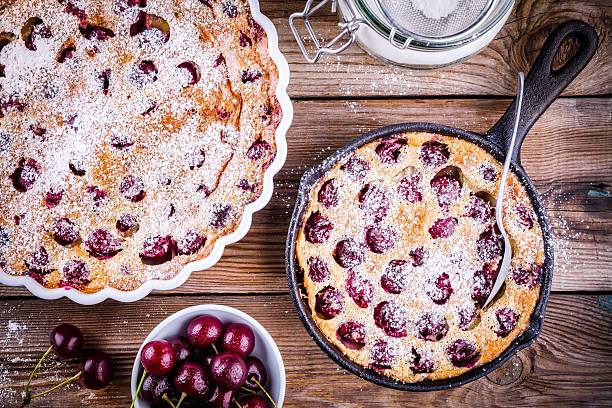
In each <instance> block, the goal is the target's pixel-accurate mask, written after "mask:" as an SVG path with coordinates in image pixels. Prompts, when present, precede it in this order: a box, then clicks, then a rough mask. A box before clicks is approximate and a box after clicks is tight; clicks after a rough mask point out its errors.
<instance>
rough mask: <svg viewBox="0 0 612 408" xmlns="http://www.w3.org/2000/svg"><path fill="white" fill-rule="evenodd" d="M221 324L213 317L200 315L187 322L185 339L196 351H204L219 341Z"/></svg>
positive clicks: (221, 330)
mask: <svg viewBox="0 0 612 408" xmlns="http://www.w3.org/2000/svg"><path fill="white" fill-rule="evenodd" d="M222 333H223V323H221V320H219V319H217V318H216V317H215V316H211V315H201V316H198V317H196V318H194V319H193V320H191V321H190V322H189V325H188V326H187V339H188V340H189V343H191V345H192V346H193V347H195V348H197V349H205V348H207V347H209V346H211V345H212V344H214V343H216V342H217V341H219V339H221V335H222Z"/></svg>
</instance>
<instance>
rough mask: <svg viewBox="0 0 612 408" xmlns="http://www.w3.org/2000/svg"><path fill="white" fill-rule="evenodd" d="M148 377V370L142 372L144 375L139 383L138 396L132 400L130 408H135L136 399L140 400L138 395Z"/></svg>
mask: <svg viewBox="0 0 612 408" xmlns="http://www.w3.org/2000/svg"><path fill="white" fill-rule="evenodd" d="M146 376H147V370H144V369H143V370H142V375H141V376H140V381H139V382H138V388H136V394H135V395H134V398H132V403H131V404H130V408H134V404H135V403H136V398H138V394H140V389H141V388H142V383H143V382H144V379H145V377H146Z"/></svg>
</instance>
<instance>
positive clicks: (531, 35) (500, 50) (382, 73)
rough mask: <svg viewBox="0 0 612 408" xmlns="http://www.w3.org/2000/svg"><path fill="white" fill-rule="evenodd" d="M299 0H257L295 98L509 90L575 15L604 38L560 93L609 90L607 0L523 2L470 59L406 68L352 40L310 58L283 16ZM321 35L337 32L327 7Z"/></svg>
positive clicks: (611, 51)
mask: <svg viewBox="0 0 612 408" xmlns="http://www.w3.org/2000/svg"><path fill="white" fill-rule="evenodd" d="M304 3H305V2H304V1H303V0H291V1H284V0H274V1H265V2H262V9H263V11H264V13H266V14H267V15H268V16H269V17H270V18H271V19H272V21H273V22H274V24H275V25H276V27H277V30H278V32H279V37H280V47H281V50H282V51H283V53H284V54H285V56H286V57H287V60H288V61H289V63H290V67H291V85H290V87H289V91H290V94H291V95H292V96H293V97H300V98H310V97H321V96H328V97H329V96H352V97H367V96H385V97H386V96H390V95H404V96H417V95H418V96H440V95H474V96H476V95H512V94H513V93H514V89H515V88H514V78H515V74H516V72H518V71H525V72H526V71H528V70H529V68H530V67H531V64H532V63H533V61H534V60H535V57H536V56H537V54H538V51H539V50H540V48H541V46H542V44H543V43H544V40H545V39H546V37H547V36H548V34H549V33H550V32H551V31H552V30H553V29H554V28H555V27H556V26H557V25H558V24H560V23H562V22H564V21H566V20H569V19H572V18H576V19H580V20H583V21H586V22H587V23H589V24H591V25H593V26H594V27H595V28H596V30H597V32H598V34H599V36H600V39H601V40H600V41H601V46H600V47H599V50H598V52H597V55H596V56H595V58H594V59H593V61H591V63H590V64H589V66H588V67H587V68H586V69H585V71H584V72H583V73H582V74H581V75H580V76H579V77H578V78H577V79H576V80H575V81H574V83H573V84H572V85H571V86H570V87H569V88H568V90H567V91H566V92H565V95H609V94H611V93H612V70H610V69H609V64H610V63H609V61H610V60H611V58H612V42H611V40H610V37H611V36H610V34H611V29H612V24H611V23H610V19H611V17H612V3H610V1H608V0H580V1H571V2H570V1H563V2H561V1H555V0H521V1H517V4H516V6H515V8H514V11H513V14H512V15H511V16H510V18H509V19H508V22H507V23H506V25H505V27H504V28H503V29H502V31H501V32H500V33H499V34H498V35H497V37H496V39H495V40H494V41H493V42H492V43H491V44H490V45H489V47H488V48H486V49H485V50H483V51H482V52H481V53H480V54H479V55H477V56H475V57H473V58H471V59H470V60H468V61H467V62H464V63H462V64H458V65H454V66H451V67H447V68H442V69H438V70H434V71H408V70H405V69H401V68H394V67H390V66H386V65H384V64H382V63H381V62H378V61H377V60H375V59H374V58H372V57H369V56H368V55H367V54H366V53H365V52H363V51H362V50H361V49H360V48H358V47H357V46H352V47H350V48H349V49H348V50H346V51H345V53H344V54H342V55H340V56H329V57H325V58H324V59H323V60H322V61H321V62H320V63H319V64H315V65H311V64H308V63H307V62H306V61H305V60H304V57H303V56H302V54H301V52H300V51H299V49H298V47H297V44H296V42H295V40H294V38H293V35H292V34H291V31H290V29H289V26H288V21H287V19H288V17H289V15H290V14H291V13H293V12H296V11H302V10H303V8H304ZM314 21H315V27H316V28H317V30H320V32H321V33H322V37H324V38H328V39H329V38H333V36H332V35H335V33H338V28H337V23H338V17H336V16H334V15H332V14H331V12H330V11H327V12H326V14H322V15H321V18H320V19H317V20H314Z"/></svg>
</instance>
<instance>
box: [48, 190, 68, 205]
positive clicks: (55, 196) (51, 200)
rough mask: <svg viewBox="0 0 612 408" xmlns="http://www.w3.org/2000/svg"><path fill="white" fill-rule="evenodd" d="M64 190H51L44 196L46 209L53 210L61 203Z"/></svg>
mask: <svg viewBox="0 0 612 408" xmlns="http://www.w3.org/2000/svg"><path fill="white" fill-rule="evenodd" d="M63 195H64V190H51V191H47V193H46V194H45V205H46V206H47V208H55V207H57V206H58V205H59V203H60V202H61V201H62V196H63Z"/></svg>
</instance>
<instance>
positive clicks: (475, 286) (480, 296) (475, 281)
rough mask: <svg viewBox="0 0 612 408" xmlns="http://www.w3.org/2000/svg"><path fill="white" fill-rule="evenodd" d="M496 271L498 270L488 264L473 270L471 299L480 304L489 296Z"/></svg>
mask: <svg viewBox="0 0 612 408" xmlns="http://www.w3.org/2000/svg"><path fill="white" fill-rule="evenodd" d="M498 272H499V271H498V270H496V269H495V268H493V267H491V266H490V265H485V267H484V268H483V269H480V270H478V271H476V272H474V277H473V278H472V299H474V300H475V301H476V302H477V303H478V304H479V305H480V306H482V305H483V304H484V302H486V301H487V299H488V298H489V295H490V294H491V290H492V289H493V285H494V284H495V279H496V278H497V274H498Z"/></svg>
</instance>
